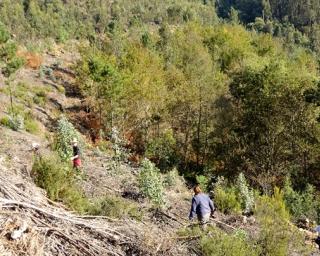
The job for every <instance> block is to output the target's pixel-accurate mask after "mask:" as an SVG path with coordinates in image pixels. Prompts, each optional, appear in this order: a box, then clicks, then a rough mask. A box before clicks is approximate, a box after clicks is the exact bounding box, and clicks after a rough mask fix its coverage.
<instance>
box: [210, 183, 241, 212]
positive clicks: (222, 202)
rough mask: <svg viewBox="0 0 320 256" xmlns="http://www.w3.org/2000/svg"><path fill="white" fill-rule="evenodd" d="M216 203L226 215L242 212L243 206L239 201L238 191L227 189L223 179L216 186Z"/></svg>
mask: <svg viewBox="0 0 320 256" xmlns="http://www.w3.org/2000/svg"><path fill="white" fill-rule="evenodd" d="M214 203H215V205H216V206H217V208H218V209H219V210H220V211H221V212H223V213H225V214H230V213H240V212H241V204H240V202H239V200H238V197H237V194H236V189H235V188H234V187H227V186H226V184H225V182H224V181H223V180H221V179H220V180H218V182H217V183H216V185H215V189H214Z"/></svg>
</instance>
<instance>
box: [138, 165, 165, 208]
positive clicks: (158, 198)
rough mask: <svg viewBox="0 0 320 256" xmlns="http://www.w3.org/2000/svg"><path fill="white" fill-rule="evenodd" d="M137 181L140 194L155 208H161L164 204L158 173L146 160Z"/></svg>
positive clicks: (161, 183)
mask: <svg viewBox="0 0 320 256" xmlns="http://www.w3.org/2000/svg"><path fill="white" fill-rule="evenodd" d="M138 180H139V188H140V190H141V192H142V194H143V195H144V196H145V197H147V198H149V199H150V200H151V201H152V202H153V203H154V205H155V206H156V207H161V206H163V205H164V204H165V201H164V194H163V182H162V179H161V175H160V171H159V169H158V168H156V167H155V165H154V164H153V163H152V162H150V161H149V160H148V159H145V160H144V161H143V162H142V170H141V171H140V175H139V178H138Z"/></svg>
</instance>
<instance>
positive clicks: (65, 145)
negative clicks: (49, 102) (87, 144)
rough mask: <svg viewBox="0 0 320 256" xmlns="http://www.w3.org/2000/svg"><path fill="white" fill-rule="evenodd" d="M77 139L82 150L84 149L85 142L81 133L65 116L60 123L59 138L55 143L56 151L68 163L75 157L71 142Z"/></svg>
mask: <svg viewBox="0 0 320 256" xmlns="http://www.w3.org/2000/svg"><path fill="white" fill-rule="evenodd" d="M74 138H76V139H77V140H78V143H79V145H80V147H81V148H83V147H84V142H83V140H82V138H81V135H80V133H79V132H78V131H77V130H76V129H75V128H74V126H73V125H72V124H71V123H70V122H69V121H68V120H67V118H66V117H65V116H62V117H61V118H60V119H59V121H58V129H57V137H56V143H55V149H56V150H57V152H58V154H59V156H60V157H61V159H62V160H64V161H68V160H69V159H70V158H71V156H72V155H73V151H72V146H71V141H72V140H73V139H74Z"/></svg>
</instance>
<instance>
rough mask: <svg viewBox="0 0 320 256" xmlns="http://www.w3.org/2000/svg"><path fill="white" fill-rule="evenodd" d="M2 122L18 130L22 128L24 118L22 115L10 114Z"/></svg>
mask: <svg viewBox="0 0 320 256" xmlns="http://www.w3.org/2000/svg"><path fill="white" fill-rule="evenodd" d="M3 122H4V123H5V124H6V126H8V127H9V128H11V129H12V130H14V131H19V130H23V129H24V118H23V116H22V115H20V114H18V115H10V116H9V117H8V119H7V120H3Z"/></svg>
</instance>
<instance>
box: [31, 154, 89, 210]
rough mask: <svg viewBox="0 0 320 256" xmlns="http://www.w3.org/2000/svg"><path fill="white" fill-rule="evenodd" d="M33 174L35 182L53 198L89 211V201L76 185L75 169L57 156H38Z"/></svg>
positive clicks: (72, 207)
mask: <svg viewBox="0 0 320 256" xmlns="http://www.w3.org/2000/svg"><path fill="white" fill-rule="evenodd" d="M32 175H33V176H34V180H35V183H36V184H37V185H38V186H39V187H41V188H43V189H45V190H46V191H47V195H48V197H49V198H50V199H51V200H54V201H61V202H63V203H64V204H66V205H67V206H69V207H70V208H71V209H72V210H75V211H78V212H80V213H84V212H86V211H87V209H88V207H89V201H88V200H87V198H86V197H85V196H84V193H83V191H82V190H81V189H80V188H79V187H78V186H77V185H76V183H75V178H74V177H75V175H74V173H73V170H72V169H71V168H70V167H69V166H68V165H66V164H64V163H62V162H61V161H60V159H59V158H58V157H57V156H51V157H36V159H35V161H34V164H33V166H32Z"/></svg>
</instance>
